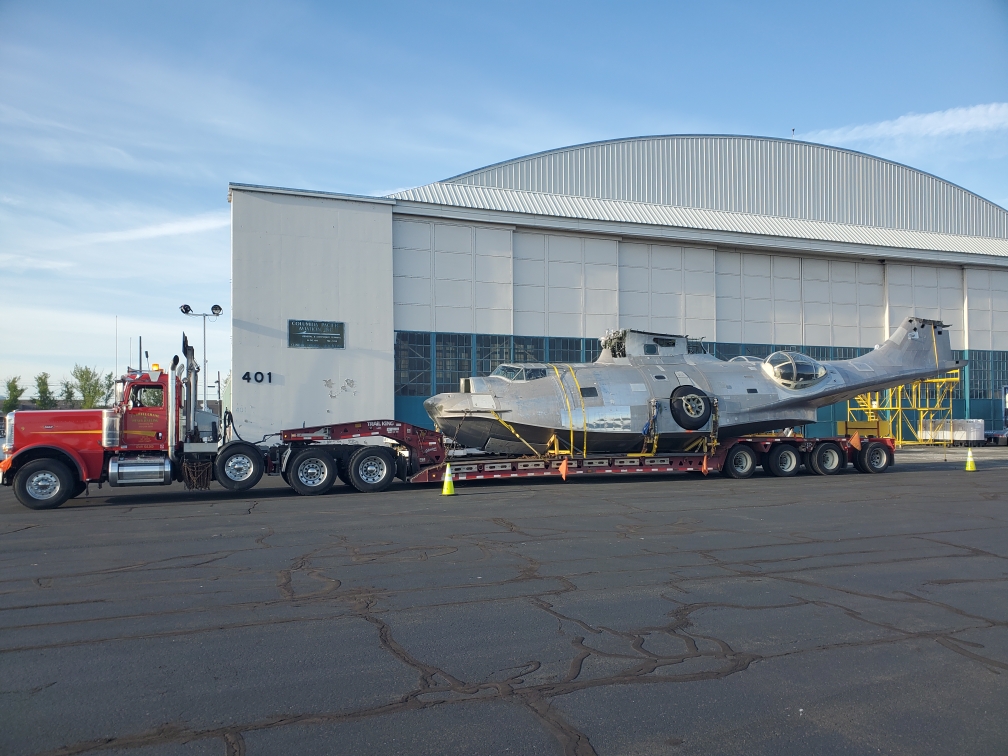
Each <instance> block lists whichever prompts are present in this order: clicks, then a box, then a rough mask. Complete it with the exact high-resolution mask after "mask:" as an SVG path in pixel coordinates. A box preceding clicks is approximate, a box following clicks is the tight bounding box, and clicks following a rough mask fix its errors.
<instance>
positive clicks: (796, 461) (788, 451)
mask: <svg viewBox="0 0 1008 756" xmlns="http://www.w3.org/2000/svg"><path fill="white" fill-rule="evenodd" d="M800 464H801V457H800V456H799V454H798V450H797V449H796V448H794V447H793V446H791V445H790V444H774V445H773V446H771V447H770V451H769V452H767V457H766V465H764V467H765V468H766V470H767V472H769V473H770V474H771V475H776V476H777V477H778V478H790V477H791V476H792V475H794V474H796V473H797V472H798V466H799V465H800Z"/></svg>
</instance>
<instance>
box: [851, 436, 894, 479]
mask: <svg viewBox="0 0 1008 756" xmlns="http://www.w3.org/2000/svg"><path fill="white" fill-rule="evenodd" d="M858 462H859V463H860V468H861V470H862V471H863V472H866V473H868V474H869V475H875V474H878V473H883V472H885V471H886V470H888V469H889V465H891V464H892V454H891V453H890V452H889V447H887V446H886V445H885V444H883V443H880V442H878V441H872V442H871V443H870V444H865V445H864V446H862V447H861V451H859V452H858Z"/></svg>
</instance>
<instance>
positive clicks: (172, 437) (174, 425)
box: [168, 354, 179, 462]
mask: <svg viewBox="0 0 1008 756" xmlns="http://www.w3.org/2000/svg"><path fill="white" fill-rule="evenodd" d="M178 369H179V358H178V355H177V354H176V355H175V357H174V358H173V359H172V363H171V368H170V369H169V370H168V459H170V460H171V461H172V462H175V461H176V460H175V445H176V444H177V443H178V420H177V418H178V398H177V396H176V395H175V391H176V389H175V383H176V382H177V381H178V372H177V371H178Z"/></svg>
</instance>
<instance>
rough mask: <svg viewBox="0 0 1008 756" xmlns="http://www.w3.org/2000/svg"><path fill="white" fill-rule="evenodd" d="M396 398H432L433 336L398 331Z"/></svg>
mask: <svg viewBox="0 0 1008 756" xmlns="http://www.w3.org/2000/svg"><path fill="white" fill-rule="evenodd" d="M395 393H396V396H430V394H431V335H430V334H429V333H414V332H409V331H397V332H396V335H395Z"/></svg>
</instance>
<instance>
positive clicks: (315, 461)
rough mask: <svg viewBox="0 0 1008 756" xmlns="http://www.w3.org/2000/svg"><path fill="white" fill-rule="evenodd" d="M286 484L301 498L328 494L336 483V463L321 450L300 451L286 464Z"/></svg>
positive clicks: (312, 448) (309, 448)
mask: <svg viewBox="0 0 1008 756" xmlns="http://www.w3.org/2000/svg"><path fill="white" fill-rule="evenodd" d="M287 482H288V483H289V484H290V487H291V488H293V489H294V490H295V491H297V492H298V493H299V494H301V495H302V496H320V495H322V494H324V493H329V491H330V490H331V489H332V487H333V484H334V483H335V482H336V463H335V462H334V461H333V458H332V457H331V456H329V453H328V452H327V451H325V450H324V449H322V448H319V447H312V446H309V447H307V448H306V449H301V450H300V451H297V452H294V453H293V454H291V458H290V461H289V462H288V463H287Z"/></svg>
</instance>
